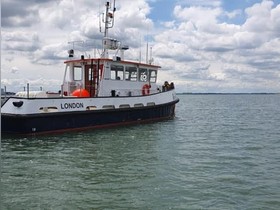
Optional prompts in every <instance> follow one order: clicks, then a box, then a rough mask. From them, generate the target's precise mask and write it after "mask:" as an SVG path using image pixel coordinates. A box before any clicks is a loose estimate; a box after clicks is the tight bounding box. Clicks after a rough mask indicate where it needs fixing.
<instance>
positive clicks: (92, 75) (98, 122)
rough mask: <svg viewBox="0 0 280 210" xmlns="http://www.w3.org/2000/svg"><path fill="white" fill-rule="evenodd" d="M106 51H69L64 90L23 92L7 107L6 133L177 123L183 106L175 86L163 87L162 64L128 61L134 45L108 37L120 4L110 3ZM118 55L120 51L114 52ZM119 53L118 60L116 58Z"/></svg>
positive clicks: (3, 118)
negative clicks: (89, 53) (179, 105)
mask: <svg viewBox="0 0 280 210" xmlns="http://www.w3.org/2000/svg"><path fill="white" fill-rule="evenodd" d="M105 8H106V9H105V13H104V15H103V23H104V31H103V32H102V33H103V39H102V40H101V43H102V49H101V50H102V52H101V53H100V56H99V57H93V58H90V57H86V56H85V55H83V54H81V55H78V56H79V57H77V56H76V55H75V51H74V49H70V50H69V51H68V58H67V59H66V61H65V62H64V64H65V70H64V71H65V72H64V78H63V82H62V85H61V87H60V88H59V91H58V92H48V91H42V90H40V91H31V90H30V87H29V85H28V84H27V88H26V89H25V91H22V92H18V93H16V95H14V96H11V97H9V98H7V100H5V102H4V103H3V104H2V106H1V132H2V134H21V135H33V134H49V133H59V132H68V131H83V130H88V129H97V128H106V127H113V126H124V125H130V124H139V123H149V122H156V121H161V120H167V119H173V118H174V116H175V106H176V104H177V103H178V102H179V98H178V97H177V95H176V92H175V87H174V83H173V82H171V83H170V84H169V82H168V81H166V82H165V83H164V84H160V85H159V84H157V77H158V73H159V70H160V68H161V67H160V66H158V65H155V64H153V62H152V59H151V61H149V62H141V61H139V60H138V61H130V60H125V59H124V52H125V51H126V50H128V49H129V47H128V46H126V45H123V44H122V43H121V42H119V41H117V40H116V39H114V38H110V37H109V36H108V32H109V29H110V28H112V27H113V25H114V13H115V11H116V8H115V1H114V2H113V3H112V4H111V3H110V2H106V4H105ZM112 52H114V53H112ZM111 54H113V55H114V56H111Z"/></svg>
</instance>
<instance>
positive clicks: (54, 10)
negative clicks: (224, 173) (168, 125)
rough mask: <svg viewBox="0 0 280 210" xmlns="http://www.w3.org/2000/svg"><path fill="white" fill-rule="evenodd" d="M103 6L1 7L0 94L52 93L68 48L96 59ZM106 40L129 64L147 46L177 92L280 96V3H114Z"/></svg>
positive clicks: (14, 1) (18, 2) (16, 1)
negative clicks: (117, 44) (125, 47)
mask: <svg viewBox="0 0 280 210" xmlns="http://www.w3.org/2000/svg"><path fill="white" fill-rule="evenodd" d="M111 1H112V0H111ZM105 2H106V1H105V0H95V1H92V0H24V1H22V0H2V3H1V87H2V88H3V87H4V86H6V88H7V91H14V92H17V91H21V90H23V88H24V86H26V84H27V83H29V84H30V87H31V89H33V90H38V89H40V87H42V88H43V89H44V90H50V91H56V90H59V89H60V86H61V84H62V80H63V73H64V69H65V66H64V63H63V62H64V61H65V60H66V59H67V57H68V54H67V51H68V50H69V49H71V48H73V47H74V49H75V51H76V52H79V51H81V52H82V53H83V54H85V55H86V57H93V56H95V55H98V53H99V50H94V49H96V47H97V46H100V43H101V42H100V39H101V38H102V36H103V34H102V33H100V29H99V25H100V24H99V22H100V20H101V19H102V18H100V17H102V15H101V14H102V13H103V12H104V8H105V7H104V5H105ZM132 2H133V4H132ZM109 35H110V37H113V38H116V39H118V40H120V41H121V43H122V44H125V45H128V46H129V47H130V49H129V50H128V51H126V52H125V57H126V58H127V59H129V60H138V61H139V60H141V61H143V62H145V60H146V46H147V43H148V46H149V49H150V50H149V57H150V56H151V57H153V60H154V64H156V65H160V66H161V69H160V72H159V74H158V83H159V84H161V83H163V82H164V81H166V80H167V81H170V82H174V83H175V87H176V90H177V92H193V93H209V92H211V93H253V92H256V93H263V92H266V93H267V92H273V93H275V92H277V93H278V92H280V0H274V1H272V0H116V12H115V22H114V27H113V28H112V29H111V31H110V32H109ZM95 46H96V47H95ZM77 54H78V53H77Z"/></svg>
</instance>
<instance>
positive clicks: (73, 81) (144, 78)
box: [62, 58, 160, 97]
mask: <svg viewBox="0 0 280 210" xmlns="http://www.w3.org/2000/svg"><path fill="white" fill-rule="evenodd" d="M65 64H66V68H65V73H64V79H63V85H62V92H63V95H64V96H77V95H75V94H73V93H74V92H75V91H76V90H81V89H83V90H86V91H87V93H88V94H87V95H80V97H102V96H104V97H108V96H139V95H142V94H143V92H142V88H143V86H144V85H149V88H150V92H149V94H153V93H156V92H157V86H156V82H157V73H158V69H159V68H160V66H156V65H150V64H140V63H136V62H129V61H114V60H112V59H106V58H104V59H96V58H94V59H79V60H68V61H66V62H65Z"/></svg>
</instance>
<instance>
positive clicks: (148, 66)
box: [64, 58, 161, 68]
mask: <svg viewBox="0 0 280 210" xmlns="http://www.w3.org/2000/svg"><path fill="white" fill-rule="evenodd" d="M91 61H96V62H97V61H99V62H100V61H101V62H113V63H120V64H128V65H129V64H132V65H139V66H143V67H147V68H161V67H160V66H157V65H152V64H147V63H139V62H134V61H123V60H121V61H114V60H113V59H109V58H86V59H73V60H67V61H64V63H65V64H67V63H81V62H88V63H90V62H91Z"/></svg>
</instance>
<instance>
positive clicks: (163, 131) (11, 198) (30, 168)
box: [0, 94, 280, 210]
mask: <svg viewBox="0 0 280 210" xmlns="http://www.w3.org/2000/svg"><path fill="white" fill-rule="evenodd" d="M179 98H180V102H179V103H178V104H177V107H176V118H175V119H174V120H169V121H164V122H158V123H153V124H145V125H135V126H126V127H118V128H113V129H104V130H92V131H88V132H80V133H65V134H62V135H56V136H53V135H52V136H35V137H28V138H15V137H7V136H6V137H4V138H3V137H2V148H1V152H2V157H1V171H2V174H1V208H0V209H2V210H5V209H12V210H13V209H221V210H224V209H275V210H276V209H280V95H277V94H274V95H180V96H179Z"/></svg>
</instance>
